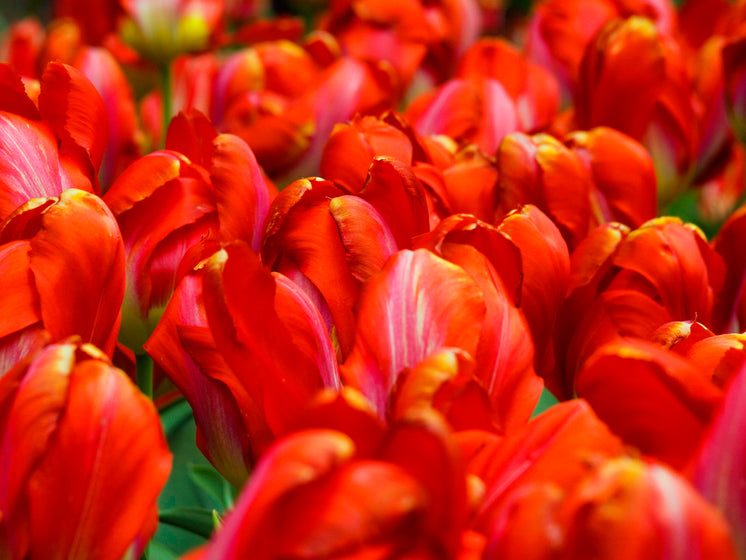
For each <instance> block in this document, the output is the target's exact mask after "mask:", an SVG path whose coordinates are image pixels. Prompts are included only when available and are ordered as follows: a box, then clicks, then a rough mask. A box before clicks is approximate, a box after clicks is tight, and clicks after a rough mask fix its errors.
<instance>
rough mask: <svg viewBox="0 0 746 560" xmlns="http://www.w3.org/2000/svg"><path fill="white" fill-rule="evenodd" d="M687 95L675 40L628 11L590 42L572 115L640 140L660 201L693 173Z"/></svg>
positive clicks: (693, 135) (693, 112)
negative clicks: (649, 158)
mask: <svg viewBox="0 0 746 560" xmlns="http://www.w3.org/2000/svg"><path fill="white" fill-rule="evenodd" d="M632 68H634V72H633V71H632ZM693 94H694V92H693V88H692V86H691V80H690V77H689V74H688V72H687V68H686V64H685V59H684V56H683V54H682V52H681V49H680V47H679V45H678V44H677V43H676V42H675V41H674V40H673V38H672V37H671V36H670V35H667V34H664V33H662V32H660V31H659V30H657V29H656V27H655V24H654V23H653V22H652V21H650V20H648V19H645V18H642V17H639V16H633V17H631V18H629V19H627V20H616V21H613V22H610V23H608V24H607V25H606V26H605V27H604V28H603V29H602V31H600V32H599V34H598V35H597V36H596V38H595V39H594V41H593V42H592V43H591V44H590V45H589V46H588V48H587V50H586V52H585V55H584V57H583V63H582V66H581V68H580V75H579V83H578V87H577V91H576V95H575V116H576V119H577V122H578V125H579V127H580V128H585V129H589V128H592V127H595V126H609V127H612V128H615V129H617V130H619V131H621V132H624V133H625V134H627V135H629V136H631V137H632V138H634V139H635V140H638V141H640V142H641V143H642V144H643V145H644V146H645V147H646V148H647V149H648V150H649V151H650V153H651V155H652V157H653V162H654V163H655V167H656V174H657V181H658V196H659V200H660V203H661V204H666V203H668V202H670V201H671V200H673V199H674V198H675V197H676V195H677V194H679V193H681V192H682V190H683V189H684V188H685V187H686V186H687V181H690V180H691V177H690V176H689V173H690V170H691V169H692V167H693V165H694V162H695V158H696V149H697V144H698V138H697V129H696V118H697V117H698V114H697V107H696V104H695V101H694V99H695V98H694V95H693ZM633 107H634V109H633Z"/></svg>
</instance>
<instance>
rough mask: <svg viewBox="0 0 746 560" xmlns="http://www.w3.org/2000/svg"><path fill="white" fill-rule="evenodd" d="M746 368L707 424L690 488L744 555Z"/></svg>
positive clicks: (745, 548) (740, 372)
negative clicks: (719, 517)
mask: <svg viewBox="0 0 746 560" xmlns="http://www.w3.org/2000/svg"><path fill="white" fill-rule="evenodd" d="M745 397H746V367H744V366H742V367H741V368H740V370H739V371H738V373H737V374H736V375H735V377H734V379H733V381H732V382H731V384H730V386H729V387H728V390H727V392H726V394H725V398H724V399H723V403H722V405H721V406H720V410H719V411H718V413H717V415H716V416H715V418H714V419H713V421H712V423H711V424H710V426H709V428H708V431H707V435H706V436H705V439H704V441H703V444H702V448H701V449H700V451H699V453H698V454H697V458H696V461H695V464H694V468H693V472H692V481H693V483H694V486H695V487H696V488H697V489H698V490H699V491H700V492H701V493H702V495H703V496H704V497H705V498H707V499H708V500H710V502H712V503H713V504H714V505H715V506H717V507H718V508H719V509H720V511H722V512H723V514H724V515H725V517H726V519H728V521H729V522H730V524H731V527H732V529H733V536H734V538H735V542H736V546H737V547H738V550H739V552H740V554H741V556H743V554H744V553H746V531H744V528H743V520H744V519H745V518H746V494H745V493H744V484H743V481H744V472H745V471H746V446H744V445H743V440H742V437H741V435H742V434H743V429H744V422H746V414H745V413H746V402H744V398H745Z"/></svg>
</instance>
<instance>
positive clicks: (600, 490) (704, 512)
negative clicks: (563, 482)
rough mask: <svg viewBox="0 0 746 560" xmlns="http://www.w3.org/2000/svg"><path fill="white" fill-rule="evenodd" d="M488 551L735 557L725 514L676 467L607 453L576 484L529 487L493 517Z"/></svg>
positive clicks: (660, 558) (662, 559) (498, 554)
mask: <svg viewBox="0 0 746 560" xmlns="http://www.w3.org/2000/svg"><path fill="white" fill-rule="evenodd" d="M485 558H486V559H490V560H492V559H497V558H506V559H512V558H533V559H537V560H569V559H576V558H577V559H594V560H596V559H598V560H612V559H622V558H641V559H650V560H674V559H677V560H678V559H680V560H683V559H685V558H723V559H733V560H735V558H737V554H736V551H735V548H734V546H733V541H732V539H731V535H730V531H729V530H728V526H727V524H726V523H725V521H724V519H723V517H722V515H721V514H720V513H719V512H718V511H717V510H716V509H715V508H714V507H712V505H710V504H708V503H707V502H706V501H705V500H704V499H703V498H702V497H701V496H700V495H699V494H697V492H696V491H695V490H694V489H693V488H692V487H691V486H690V485H689V484H688V483H687V482H686V481H685V480H684V479H683V478H681V477H679V476H678V475H677V474H676V473H675V472H673V471H671V470H669V469H668V468H666V467H663V466H660V465H656V464H647V463H644V462H642V461H639V460H636V459H630V458H618V459H611V460H608V461H605V462H603V463H601V464H600V465H599V466H597V467H596V468H594V469H593V470H592V471H591V472H590V473H589V474H588V475H587V476H586V477H584V478H583V479H582V480H581V481H579V483H578V484H577V485H575V486H574V487H571V488H568V489H560V488H558V487H556V486H552V485H543V486H538V487H533V488H526V491H525V492H524V493H523V495H519V496H518V497H517V498H516V500H515V501H514V503H513V504H512V507H511V510H510V511H507V512H506V514H505V515H504V516H503V517H502V518H500V519H498V520H497V522H496V523H495V531H494V532H493V534H492V537H491V540H490V543H489V545H488V547H487V551H486V554H485Z"/></svg>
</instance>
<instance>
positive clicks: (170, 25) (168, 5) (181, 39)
mask: <svg viewBox="0 0 746 560" xmlns="http://www.w3.org/2000/svg"><path fill="white" fill-rule="evenodd" d="M122 7H123V8H124V10H125V12H126V14H127V18H126V19H125V20H124V22H123V23H122V26H121V28H120V33H121V36H122V38H123V39H124V41H125V42H126V43H128V44H129V45H130V46H132V47H133V48H134V49H135V50H137V51H138V52H139V53H140V54H141V55H142V56H143V57H144V58H146V59H148V60H151V61H153V62H156V63H157V64H159V65H163V64H167V63H169V62H171V61H172V60H173V59H174V58H176V57H177V56H178V55H180V54H183V53H188V52H194V51H200V50H203V49H205V48H206V47H207V46H208V44H209V39H210V35H211V34H212V32H213V29H214V27H215V25H216V24H217V23H218V21H219V19H220V16H221V15H222V10H223V3H222V0H207V1H204V0H165V1H158V2H153V1H151V0H122Z"/></svg>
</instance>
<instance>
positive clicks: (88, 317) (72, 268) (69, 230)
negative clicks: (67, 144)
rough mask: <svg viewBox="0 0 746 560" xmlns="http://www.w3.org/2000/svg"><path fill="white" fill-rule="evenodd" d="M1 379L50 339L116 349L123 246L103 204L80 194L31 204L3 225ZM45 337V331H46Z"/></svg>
mask: <svg viewBox="0 0 746 560" xmlns="http://www.w3.org/2000/svg"><path fill="white" fill-rule="evenodd" d="M0 270H2V274H0V286H1V287H0V302H2V305H1V306H2V308H3V309H6V310H9V312H8V313H6V314H4V315H3V317H2V319H0V339H1V340H2V352H1V353H0V374H1V373H2V372H5V371H6V370H8V369H9V368H10V367H11V366H12V365H13V364H15V363H16V362H17V361H19V360H20V359H21V358H23V357H24V356H26V355H28V354H29V353H30V352H31V351H32V350H34V349H35V348H38V347H39V345H40V344H41V343H42V341H43V340H44V338H45V336H49V337H51V339H52V341H56V340H59V339H62V338H65V337H68V336H71V335H78V336H80V337H81V339H82V340H83V341H85V342H91V343H93V344H94V345H96V346H98V347H100V348H101V349H103V350H104V352H106V353H107V354H108V355H109V356H111V355H112V353H113V352H114V345H115V343H116V337H117V332H118V330H119V322H120V316H121V304H122V298H123V296H124V246H123V243H122V237H121V234H120V233H119V228H118V227H117V223H116V221H115V219H114V216H112V214H111V212H110V211H109V209H108V208H107V207H106V205H105V204H104V203H103V201H102V200H101V199H99V198H98V197H96V196H95V195H93V194H90V193H86V192H84V191H80V190H77V189H69V190H66V191H64V192H63V193H62V194H60V196H59V197H48V198H37V199H32V200H30V201H29V202H27V203H26V204H24V205H23V206H21V207H20V208H19V209H18V210H16V211H15V212H14V213H13V214H12V215H11V216H9V217H8V219H6V220H5V221H4V222H3V223H2V224H1V225H0ZM45 333H46V334H45Z"/></svg>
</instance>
